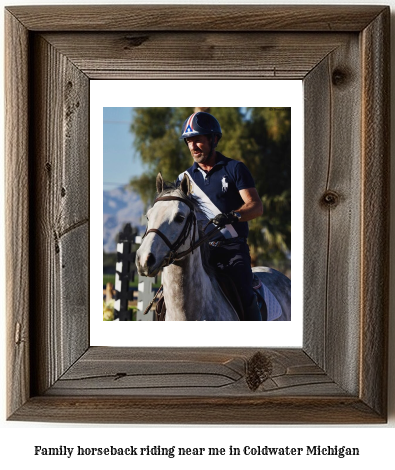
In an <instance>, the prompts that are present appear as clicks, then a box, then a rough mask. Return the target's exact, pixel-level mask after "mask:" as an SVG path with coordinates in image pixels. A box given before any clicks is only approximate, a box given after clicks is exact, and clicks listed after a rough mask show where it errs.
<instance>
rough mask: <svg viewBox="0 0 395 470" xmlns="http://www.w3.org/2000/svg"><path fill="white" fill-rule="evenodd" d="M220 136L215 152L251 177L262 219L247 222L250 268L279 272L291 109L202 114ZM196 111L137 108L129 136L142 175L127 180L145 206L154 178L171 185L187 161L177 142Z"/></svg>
mask: <svg viewBox="0 0 395 470" xmlns="http://www.w3.org/2000/svg"><path fill="white" fill-rule="evenodd" d="M204 109H205V110H208V111H209V112H211V113H212V114H213V115H214V116H215V117H216V118H217V119H218V121H219V122H220V124H221V128H222V131H223V138H222V139H221V141H220V143H219V145H218V150H219V151H220V152H221V153H223V154H224V155H226V156H227V157H230V158H233V159H235V160H240V161H243V162H244V163H245V164H246V165H247V167H248V168H249V170H250V171H251V173H252V175H253V177H254V179H255V184H256V188H257V191H258V193H259V195H260V197H261V199H262V202H263V206H264V214H263V215H262V216H261V217H258V218H257V219H255V220H253V221H251V222H250V235H249V244H250V248H251V257H252V259H253V264H254V265H258V264H269V265H272V266H273V265H274V266H276V267H277V268H279V269H282V270H283V271H285V270H286V268H284V263H285V265H286V264H287V260H288V257H289V253H290V244H291V220H290V219H291V217H290V215H291V110H290V108H232V107H227V108H223V107H221V108H219V107H212V108H204ZM194 111H196V108H136V109H135V113H134V120H133V123H132V125H131V132H133V134H134V136H135V140H134V142H135V144H134V145H135V147H136V150H137V152H138V154H139V156H140V158H141V159H142V162H143V163H144V165H145V168H146V170H145V172H144V173H143V174H142V175H141V176H140V177H135V178H133V179H132V180H131V182H130V184H131V186H132V188H133V189H134V190H135V191H137V192H138V193H139V194H140V196H141V198H142V200H143V202H144V204H145V205H146V206H148V205H150V204H151V203H152V201H153V199H154V198H155V178H156V175H157V173H158V172H159V171H160V172H161V173H162V175H163V177H164V179H165V180H168V181H175V180H176V178H177V176H178V175H179V174H180V173H181V172H182V171H184V170H185V169H186V168H188V167H189V166H191V164H192V158H191V156H190V153H189V151H188V148H187V146H186V145H185V143H184V142H183V141H182V140H180V139H179V137H180V133H181V127H182V124H183V122H184V121H185V119H186V118H187V117H188V116H189V115H190V114H191V113H192V112H194Z"/></svg>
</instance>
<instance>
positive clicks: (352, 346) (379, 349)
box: [6, 6, 389, 424]
mask: <svg viewBox="0 0 395 470" xmlns="http://www.w3.org/2000/svg"><path fill="white" fill-rule="evenodd" d="M214 9H215V15H213V14H212V12H213V11H214ZM202 18H204V21H202ZM202 24H204V25H205V27H206V28H208V29H209V30H210V31H208V30H205V29H202ZM213 30H215V33H213ZM82 32H83V33H82ZM170 32H171V33H170ZM6 38H7V43H6V49H7V50H6V65H7V66H6V70H7V76H6V113H7V114H6V118H7V128H6V134H7V135H6V139H7V141H6V154H7V155H6V165H7V167H6V194H7V196H6V197H7V274H9V275H7V283H8V284H7V290H8V291H9V292H11V294H9V299H10V300H9V301H8V304H7V305H8V306H10V308H9V310H8V312H7V330H8V331H7V354H8V356H7V359H8V368H7V370H8V386H7V396H8V408H7V416H8V419H13V420H26V421H30V420H33V421H61V422H62V421H68V422H106V423H239V424H243V423H269V424H271V423H283V424H285V423H288V424H291V423H294V424H298V423H336V424H338V423H343V424H345V423H383V422H385V421H386V416H387V415H386V413H387V410H386V397H387V378H386V361H387V350H388V347H387V325H388V229H389V221H388V216H387V214H388V213H389V212H388V205H389V202H388V201H389V197H388V192H389V171H388V162H389V68H388V64H389V54H388V39H389V8H387V7H376V6H369V7H355V6H343V7H332V6H320V7H316V6H314V7H306V6H300V7H298V6H281V7H271V6H251V7H239V6H234V7H233V6H229V7H228V6H226V7H222V6H221V7H208V6H207V7H206V6H191V7H186V8H184V7H183V8H182V9H180V8H179V7H172V8H170V9H169V8H168V7H156V6H155V7H154V6H141V7H140V6H139V7H133V6H112V7H106V6H103V7H88V6H79V7H77V6H73V7H62V6H59V7H12V8H9V9H8V10H7V11H6ZM197 41H198V42H199V44H200V46H199V48H197V49H196V48H193V44H195V43H196V42H197ZM183 47H184V49H183ZM28 51H29V52H28ZM186 58H187V59H188V61H186V60H185V59H186ZM193 59H195V60H193ZM204 66H205V69H204ZM207 72H209V77H208V76H207ZM15 77H17V78H15ZM99 78H100V79H114V78H124V79H130V80H133V79H136V78H144V79H156V78H172V79H179V78H202V79H203V78H204V79H207V78H211V79H213V78H218V79H235V78H247V79H271V78H281V79H295V78H303V79H304V87H305V103H306V108H305V130H306V133H305V142H306V148H305V182H306V184H305V217H306V219H305V220H306V223H305V237H306V243H305V266H304V269H305V279H304V283H305V286H304V299H305V300H304V303H305V305H304V339H303V348H301V349H296V350H295V349H286V348H285V349H264V348H241V349H239V348H230V349H228V348H226V349H225V348H211V349H196V348H188V349H184V348H180V349H179V348H169V349H166V350H163V349H159V348H153V349H152V348H100V347H99V348H91V347H89V330H88V328H89V321H88V313H89V255H88V247H89V135H88V129H89V110H88V108H89V81H90V80H91V79H99ZM293 203H294V201H293Z"/></svg>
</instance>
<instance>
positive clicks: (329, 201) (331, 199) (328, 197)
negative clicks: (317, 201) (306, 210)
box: [321, 191, 340, 207]
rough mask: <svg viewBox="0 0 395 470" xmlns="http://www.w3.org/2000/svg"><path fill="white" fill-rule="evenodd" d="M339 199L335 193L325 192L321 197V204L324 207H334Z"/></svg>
mask: <svg viewBox="0 0 395 470" xmlns="http://www.w3.org/2000/svg"><path fill="white" fill-rule="evenodd" d="M339 200H340V197H339V195H338V194H337V193H336V192H335V191H325V193H324V194H323V195H322V197H321V204H322V205H323V206H325V207H336V206H337V205H338V204H339Z"/></svg>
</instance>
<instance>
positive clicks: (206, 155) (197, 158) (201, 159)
mask: <svg viewBox="0 0 395 470" xmlns="http://www.w3.org/2000/svg"><path fill="white" fill-rule="evenodd" d="M209 157H210V152H208V153H203V152H200V153H199V154H198V155H193V154H192V158H193V159H194V161H195V162H196V163H204V162H205V161H206V160H208V158H209Z"/></svg>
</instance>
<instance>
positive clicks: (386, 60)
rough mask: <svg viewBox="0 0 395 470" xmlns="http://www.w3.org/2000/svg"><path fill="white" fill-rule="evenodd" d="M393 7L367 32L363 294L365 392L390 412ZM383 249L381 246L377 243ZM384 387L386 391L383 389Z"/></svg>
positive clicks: (378, 406)
mask: <svg viewBox="0 0 395 470" xmlns="http://www.w3.org/2000/svg"><path fill="white" fill-rule="evenodd" d="M389 22H390V16H389V14H388V11H387V12H386V14H382V15H380V16H378V17H377V18H376V20H375V21H374V22H372V23H371V24H370V25H369V26H368V27H367V28H366V29H365V30H364V31H363V34H362V41H363V55H362V61H363V68H364V71H365V73H364V75H363V84H362V92H363V101H362V104H363V106H362V135H363V139H362V180H361V183H362V187H363V197H362V205H363V206H362V208H363V209H362V210H363V213H362V217H363V224H362V232H361V238H362V240H361V251H362V254H363V256H362V266H361V280H362V286H363V287H362V295H361V306H360V309H361V322H362V327H361V348H362V354H361V364H360V367H361V376H362V377H363V380H362V381H361V386H360V387H361V388H360V396H361V398H362V399H363V400H364V401H365V402H366V403H368V404H369V405H370V406H372V408H374V409H377V410H380V412H382V413H383V414H385V413H386V412H387V400H386V398H385V392H384V391H385V390H387V356H386V351H387V350H388V312H389V263H388V260H389V227H390V225H389V217H390V203H389V200H390V158H389V155H390V130H389V126H388V123H389V120H390V117H389V111H390V96H391V92H390V49H389V48H390V43H389V40H388V38H387V36H386V35H385V31H387V30H388V29H389V27H390V26H389ZM378 244H379V245H380V250H377V245H378ZM383 393H384V395H383Z"/></svg>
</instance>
